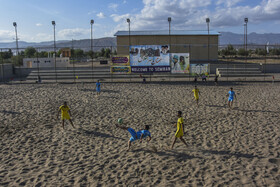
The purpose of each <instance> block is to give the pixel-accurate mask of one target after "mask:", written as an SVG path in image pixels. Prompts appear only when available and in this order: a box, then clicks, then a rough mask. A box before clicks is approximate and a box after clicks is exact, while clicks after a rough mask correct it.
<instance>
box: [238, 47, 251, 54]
mask: <svg viewBox="0 0 280 187" xmlns="http://www.w3.org/2000/svg"><path fill="white" fill-rule="evenodd" d="M237 54H238V55H240V56H248V54H249V52H248V51H246V50H245V49H244V48H239V49H238V52H237Z"/></svg>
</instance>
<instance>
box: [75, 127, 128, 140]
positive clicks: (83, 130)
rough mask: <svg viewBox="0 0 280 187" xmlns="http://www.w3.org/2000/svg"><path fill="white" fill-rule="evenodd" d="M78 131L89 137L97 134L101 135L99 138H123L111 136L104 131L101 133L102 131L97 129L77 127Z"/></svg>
mask: <svg viewBox="0 0 280 187" xmlns="http://www.w3.org/2000/svg"><path fill="white" fill-rule="evenodd" d="M79 132H80V133H81V134H82V135H85V136H91V137H92V136H98V137H101V138H114V139H118V140H124V139H123V138H120V137H116V136H112V135H110V134H106V133H102V132H97V131H91V130H85V129H79Z"/></svg>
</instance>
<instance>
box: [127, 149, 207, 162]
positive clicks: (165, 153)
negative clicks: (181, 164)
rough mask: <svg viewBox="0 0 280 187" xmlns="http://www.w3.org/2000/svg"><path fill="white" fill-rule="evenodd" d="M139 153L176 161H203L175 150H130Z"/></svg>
mask: <svg viewBox="0 0 280 187" xmlns="http://www.w3.org/2000/svg"><path fill="white" fill-rule="evenodd" d="M141 151H145V152H147V153H153V154H157V155H158V156H166V157H174V158H175V159H176V160H177V161H186V160H190V159H194V158H199V159H203V158H202V157H197V156H192V155H189V154H186V153H182V152H178V151H176V150H161V151H153V150H150V149H143V148H139V149H135V150H132V152H141Z"/></svg>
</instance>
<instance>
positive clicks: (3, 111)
mask: <svg viewBox="0 0 280 187" xmlns="http://www.w3.org/2000/svg"><path fill="white" fill-rule="evenodd" d="M0 112H1V113H4V114H13V115H16V114H20V113H19V112H14V111H6V110H2V111H0Z"/></svg>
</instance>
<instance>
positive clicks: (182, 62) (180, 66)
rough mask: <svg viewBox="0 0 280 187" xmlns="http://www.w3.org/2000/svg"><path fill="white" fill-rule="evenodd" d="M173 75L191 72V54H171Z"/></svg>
mask: <svg viewBox="0 0 280 187" xmlns="http://www.w3.org/2000/svg"><path fill="white" fill-rule="evenodd" d="M170 62H171V73H189V72H190V54H189V53H171V55H170Z"/></svg>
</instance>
